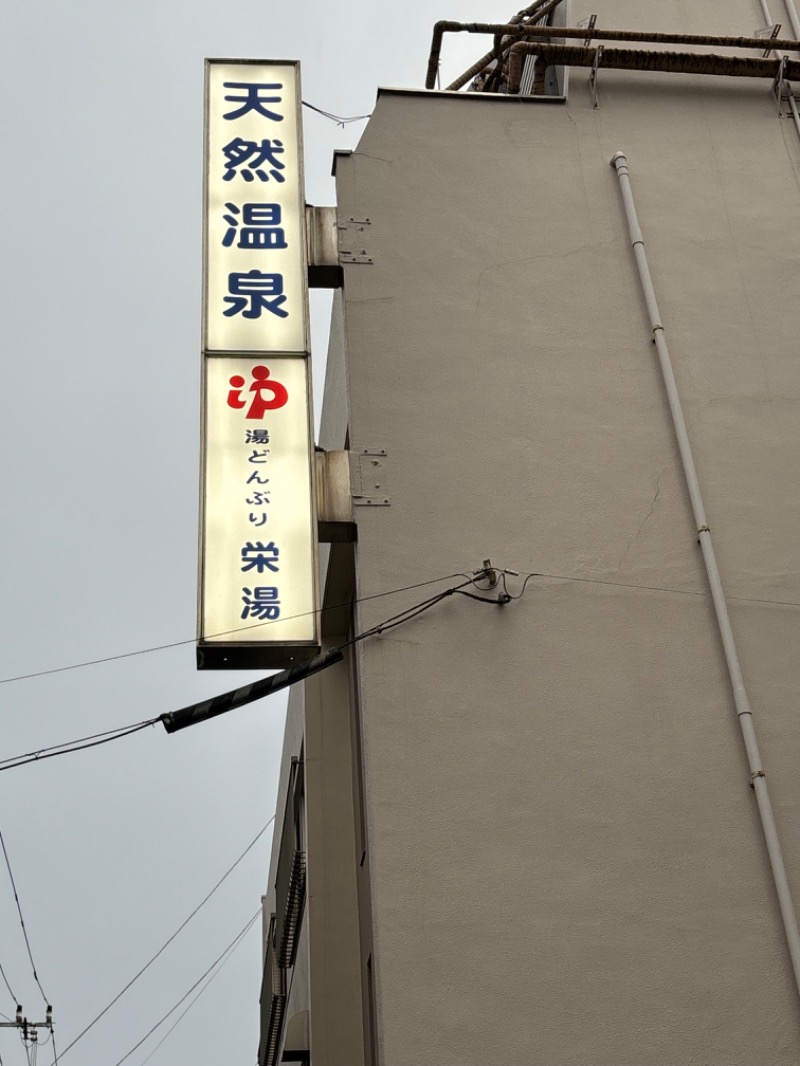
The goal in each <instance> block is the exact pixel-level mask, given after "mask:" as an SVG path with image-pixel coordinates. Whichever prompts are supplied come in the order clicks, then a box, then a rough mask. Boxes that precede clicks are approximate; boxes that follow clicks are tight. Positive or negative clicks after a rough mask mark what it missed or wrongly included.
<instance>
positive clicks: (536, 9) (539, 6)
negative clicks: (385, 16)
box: [425, 0, 561, 90]
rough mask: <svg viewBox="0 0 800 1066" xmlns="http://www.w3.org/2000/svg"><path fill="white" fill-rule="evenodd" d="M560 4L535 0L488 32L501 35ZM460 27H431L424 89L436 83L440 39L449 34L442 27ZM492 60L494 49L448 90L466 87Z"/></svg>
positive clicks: (559, 0)
mask: <svg viewBox="0 0 800 1066" xmlns="http://www.w3.org/2000/svg"><path fill="white" fill-rule="evenodd" d="M560 3H561V0H536V2H535V3H533V4H530V5H529V6H528V7H526V8H524V9H523V10H522V11H520V12H518V14H516V15H514V17H513V18H512V19H510V20H509V21H508V22H505V23H498V24H496V26H495V28H494V29H493V30H490V31H489V32H490V33H493V34H495V35H497V34H498V33H499V34H503V33H505V31H506V30H507V29H508V27H509V26H511V27H512V28H513V27H515V26H517V25H519V24H520V23H522V20H523V19H525V18H537V19H538V18H544V17H545V15H549V14H550V12H551V11H553V10H554V9H555V8H557V7H558V5H559V4H560ZM460 25H461V23H458V22H453V23H450V22H447V21H442V22H437V23H436V25H435V26H434V27H433V41H432V43H431V54H430V56H429V58H428V74H427V77H426V79H425V88H426V89H432V88H433V87H434V84H435V83H436V71H437V69H438V66H439V57H440V55H441V52H442V38H443V37H444V34H445V33H447V32H451V31H449V30H447V29H445V28H444V27H448V26H450V27H452V26H460ZM440 27H441V28H440ZM494 58H495V49H494V48H492V50H491V52H487V53H486V55H485V56H483V58H481V59H479V60H478V61H477V63H473V64H472V66H471V67H470V68H469V70H465V71H464V73H463V74H461V75H460V76H459V77H458V78H456V80H455V81H454V82H452V83H451V84H450V85H448V86H447V88H448V90H457V89H460V88H462V86H464V85H466V84H467V82H468V81H469V80H470V79H471V78H474V77H475V75H476V74H480V72H481V71H482V70H484V69H485V67H486V66H487V65H488V64H489V63H491V61H492V60H493V59H494ZM431 71H433V73H431Z"/></svg>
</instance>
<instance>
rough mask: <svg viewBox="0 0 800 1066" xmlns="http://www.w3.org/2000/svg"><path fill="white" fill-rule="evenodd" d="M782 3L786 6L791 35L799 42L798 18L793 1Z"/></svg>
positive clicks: (799, 21)
mask: <svg viewBox="0 0 800 1066" xmlns="http://www.w3.org/2000/svg"><path fill="white" fill-rule="evenodd" d="M784 3H785V4H786V12H787V14H788V16H789V21H790V22H791V24H792V33H793V34H794V35H795V38H797V40H800V18H798V17H797V8H796V7H795V6H794V0H784Z"/></svg>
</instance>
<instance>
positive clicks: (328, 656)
mask: <svg viewBox="0 0 800 1066" xmlns="http://www.w3.org/2000/svg"><path fill="white" fill-rule="evenodd" d="M482 572H483V571H478V573H482ZM473 581H474V578H472V577H470V578H468V579H467V580H466V581H465V582H463V583H462V584H461V585H456V586H455V587H453V588H449V589H445V590H444V591H443V592H440V593H437V594H436V595H435V596H431V597H429V598H428V599H427V600H423V601H422V603H418V604H415V605H414V606H413V607H407V608H406V609H405V610H403V611H400V612H399V613H398V614H396V615H393V616H392V617H391V618H387V619H386V620H385V621H383V622H381V623H380V624H379V625H377V626H373V627H372V628H371V629H368V630H366V631H365V632H363V633H359V634H357V635H356V636H355V637H353V638H352V639H351V640H348V641H345V642H344V643H343V644H341V645H339V646H335V647H331V648H328V650H327V651H324V652H321V653H320V654H319V655H316V656H314V658H312V659H309V660H308V661H307V662H302V663H296V664H295V665H294V666H290V667H289V668H288V669H286V670H281V671H280V672H279V673H277V674H272V675H271V676H270V677H265V678H262V679H261V680H260V681H254V682H252V683H250V684H247V685H241V686H240V687H239V688H236V689H231V690H230V691H228V692H223V693H222V694H221V695H219V696H214V697H213V698H212V699H210V700H201V701H200V702H198V703H192V704H190V705H189V706H188V707H182V708H181V709H180V710H178V711H171V712H169V713H167V714H162V715H161V718H160V721H161V724H162V725H163V726H164V728H165V729H166V731H167V732H168V733H176V732H178V731H179V730H181V729H187V728H188V727H189V726H192V725H197V724H198V723H200V722H206V721H208V719H209V718H216V717H217V716H218V715H221V714H226V713H227V712H228V711H232V710H234V709H235V708H237V707H242V706H244V705H245V704H246V703H253V702H254V701H255V700H260V699H264V697H265V696H271V695H272V694H273V693H275V692H278V691H280V690H281V689H284V688H288V687H289V686H290V685H293V684H295V683H296V682H297V681H304V680H306V678H308V677H311V675H312V674H317V673H319V672H320V671H321V670H327V669H328V667H329V666H334V665H335V664H336V663H339V662H341V661H342V659H343V658H344V649H345V648H347V647H349V646H350V645H351V644H355V643H356V642H357V641H359V640H365V639H366V638H367V637H372V636H375V635H376V634H379V633H383V632H385V631H386V630H389V629H394V627H395V626H399V625H403V624H404V623H405V622H409V621H410V620H411V619H412V618H416V617H417V615H419V614H422V613H423V611H427V610H429V609H430V608H431V607H433V606H435V604H437V603H440V602H441V601H442V600H443V599H445V598H446V597H447V596H452V595H453V593H454V592H459V591H460V590H461V589H463V588H464V586H465V585H470V584H472V583H473ZM473 598H474V599H478V597H473ZM481 602H484V603H493V604H495V605H496V604H497V603H499V602H502V601H500V600H481Z"/></svg>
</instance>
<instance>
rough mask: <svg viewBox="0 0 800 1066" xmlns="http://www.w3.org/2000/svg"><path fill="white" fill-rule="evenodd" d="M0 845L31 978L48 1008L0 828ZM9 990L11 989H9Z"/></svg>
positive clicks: (47, 1000)
mask: <svg viewBox="0 0 800 1066" xmlns="http://www.w3.org/2000/svg"><path fill="white" fill-rule="evenodd" d="M0 845H2V848H3V857H4V858H5V860H6V869H7V870H8V876H9V880H10V881H11V888H12V890H13V892H14V902H15V903H16V905H17V914H18V915H19V924H20V926H21V927H22V935H23V937H24V938H25V947H26V949H27V951H28V958H29V959H30V961H31V969H32V970H33V979H34V981H35V982H36V984H37V986H38V988H39V991H40V992H41V994H42V999H43V1000H44V1004H45V1006H46V1007H48V1008H49V1007H50V1003H51V1000H49V999H48V998H47V996H46V995H45V991H44V989H43V988H42V982H41V981H40V980H39V975H38V974H37V972H36V963H35V962H34V961H33V952H32V951H31V942H30V940H29V939H28V930H27V929H26V928H25V919H24V918H23V917H22V907H21V905H20V902H19V893H18V892H17V884H16V881H15V880H14V872H13V871H12V869H11V860H10V859H9V857H8V849H7V848H6V842H5V840H4V839H3V831H2V829H0ZM9 991H11V989H9ZM17 1002H19V1000H17Z"/></svg>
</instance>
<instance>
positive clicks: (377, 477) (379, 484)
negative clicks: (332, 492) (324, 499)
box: [350, 447, 391, 507]
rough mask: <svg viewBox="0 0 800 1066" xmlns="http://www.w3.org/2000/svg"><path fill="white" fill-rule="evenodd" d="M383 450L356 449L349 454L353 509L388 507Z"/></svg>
mask: <svg viewBox="0 0 800 1066" xmlns="http://www.w3.org/2000/svg"><path fill="white" fill-rule="evenodd" d="M386 464H387V455H386V449H385V448H379V447H370V448H356V449H353V450H351V452H350V493H351V495H352V497H353V506H354V507H389V506H391V500H390V498H389V493H388V479H387V473H388V472H387V469H386Z"/></svg>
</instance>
